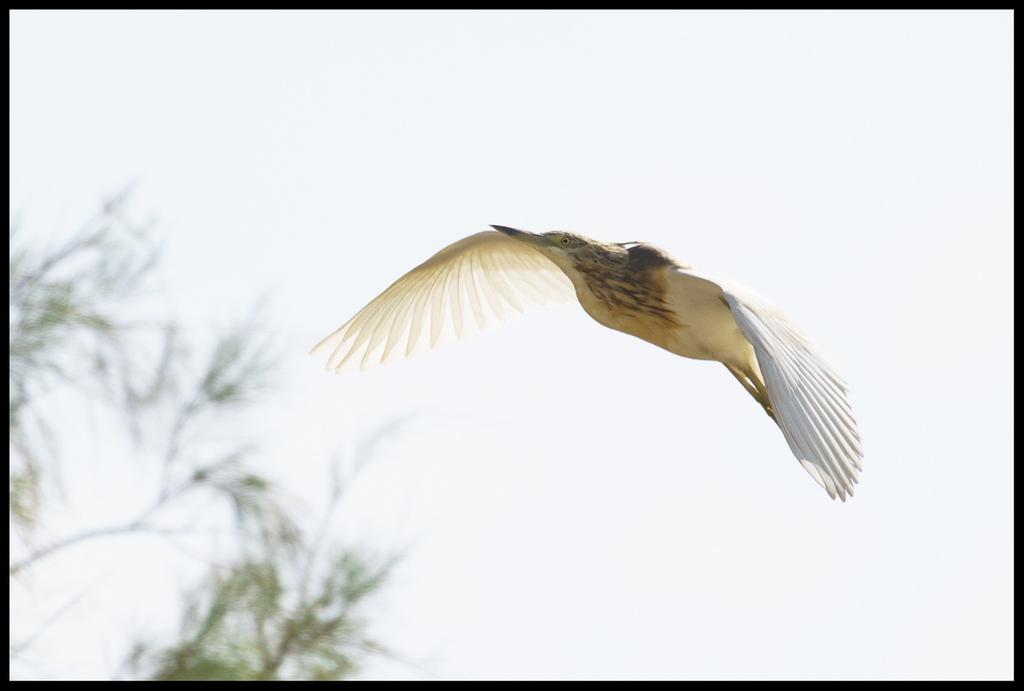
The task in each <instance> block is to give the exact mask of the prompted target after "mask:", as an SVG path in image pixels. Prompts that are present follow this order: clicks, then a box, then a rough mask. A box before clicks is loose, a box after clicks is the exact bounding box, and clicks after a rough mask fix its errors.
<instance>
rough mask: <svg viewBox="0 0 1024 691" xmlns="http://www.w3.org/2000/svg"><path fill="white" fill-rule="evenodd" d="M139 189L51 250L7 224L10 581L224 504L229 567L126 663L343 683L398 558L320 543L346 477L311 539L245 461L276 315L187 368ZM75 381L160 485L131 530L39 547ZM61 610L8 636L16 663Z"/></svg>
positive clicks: (250, 324)
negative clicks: (175, 626)
mask: <svg viewBox="0 0 1024 691" xmlns="http://www.w3.org/2000/svg"><path fill="white" fill-rule="evenodd" d="M129 197H130V190H127V189H126V190H125V191H123V192H121V193H119V194H117V195H115V196H114V197H113V198H112V199H111V200H109V201H108V202H106V203H105V204H103V206H102V208H101V210H100V211H99V213H98V214H97V215H96V216H95V217H94V218H92V219H90V220H89V222H87V223H86V224H85V225H83V227H82V228H81V229H79V231H78V232H76V233H75V234H74V235H73V236H72V237H71V238H70V239H68V240H67V241H65V242H64V243H62V244H60V245H58V246H56V247H55V248H53V249H50V250H48V251H46V250H39V249H38V248H33V247H30V246H29V245H28V242H27V238H25V237H24V234H23V232H22V231H21V230H20V228H19V226H20V223H18V222H13V221H12V224H11V229H10V286H11V290H10V370H9V374H10V394H9V396H10V398H9V401H10V417H9V422H10V451H11V465H10V515H11V526H12V529H14V530H15V531H16V532H18V533H19V534H21V535H22V536H23V545H22V549H21V550H20V551H21V552H22V553H21V554H17V552H18V551H19V550H17V549H15V548H14V547H13V546H12V550H11V561H10V575H11V577H12V578H14V577H15V576H19V577H20V576H21V575H22V574H24V573H26V572H28V571H30V570H32V569H33V568H35V567H37V566H39V565H40V564H41V563H43V562H44V561H45V560H46V559H47V558H49V557H51V556H53V555H55V554H57V553H59V552H62V551H64V550H66V549H69V548H71V547H73V546H79V547H80V548H84V546H85V545H87V544H90V543H92V542H93V541H95V540H98V539H100V538H114V537H116V536H120V535H125V534H130V533H144V534H154V535H160V536H163V537H169V536H171V535H174V534H177V533H180V532H181V531H179V530H175V529H173V528H170V527H169V526H168V524H167V520H168V518H169V516H170V515H171V514H172V513H173V512H174V511H175V510H176V508H175V507H180V506H184V505H185V503H186V502H188V505H189V506H195V505H196V502H199V503H200V504H216V505H220V506H222V507H224V508H225V509H227V510H228V511H229V512H230V515H231V516H233V520H234V526H235V529H236V531H237V532H236V533H235V538H236V539H235V547H236V548H237V555H232V558H234V559H236V561H234V562H233V563H232V562H228V564H227V566H224V564H223V563H221V564H215V565H213V566H212V567H211V568H210V570H209V573H208V574H207V576H206V577H205V578H204V579H203V580H202V581H201V583H200V585H198V586H197V587H196V588H195V589H194V590H193V591H192V592H191V593H190V594H189V595H188V597H187V599H186V602H185V607H184V616H183V621H182V624H181V627H180V631H179V632H178V636H177V638H176V639H175V640H173V641H170V642H167V643H165V644H162V645H160V646H158V645H155V644H148V643H147V644H143V643H137V644H136V645H135V647H134V649H133V650H132V652H131V654H130V655H129V656H128V659H129V662H130V667H131V669H132V671H133V673H134V674H136V675H143V676H152V677H154V678H158V679H200V678H202V679H209V678H214V679H257V678H259V679H271V678H317V679H338V678H342V677H345V676H348V675H350V674H351V673H352V672H353V671H354V670H355V669H356V668H357V666H358V663H359V661H360V659H361V658H362V657H364V656H365V655H367V654H375V653H380V654H383V653H385V652H386V651H384V649H383V648H382V647H381V646H380V645H379V644H377V643H376V642H374V641H372V640H371V639H370V638H369V637H367V636H366V634H365V633H364V632H365V629H366V621H365V620H364V618H363V614H362V609H363V607H364V605H365V601H366V600H367V599H368V598H369V597H370V596H371V595H372V594H374V593H375V592H376V591H378V589H379V588H380V587H381V586H382V584H383V583H384V581H385V579H386V577H387V574H388V573H389V571H390V569H391V566H392V564H393V563H394V561H393V559H384V560H381V561H374V560H370V559H368V558H366V557H364V556H360V555H358V554H357V553H355V552H353V551H352V550H351V549H344V548H341V547H339V546H337V545H333V544H327V543H328V540H327V539H326V538H327V536H328V535H329V532H330V530H329V528H330V526H331V520H332V517H333V516H334V515H335V508H336V506H337V504H338V502H339V501H340V499H341V496H342V494H343V486H344V483H343V482H342V481H341V479H340V477H338V476H337V474H335V475H333V476H332V478H331V484H330V497H329V499H330V501H329V508H328V509H327V511H326V513H325V514H324V515H323V516H322V517H321V520H320V522H319V525H318V526H317V527H316V529H315V531H314V534H313V537H312V538H311V539H310V538H308V537H307V536H306V534H305V532H304V530H303V529H302V528H301V526H300V524H299V522H298V521H297V520H296V519H295V518H294V517H293V516H292V514H291V513H290V512H289V511H288V510H287V509H286V507H285V505H284V504H283V503H282V502H281V501H280V499H279V492H278V489H277V488H276V487H275V486H274V483H272V482H271V480H270V479H269V478H267V477H265V476H264V475H262V474H260V473H258V472H256V471H254V470H253V469H252V467H251V464H250V462H249V461H250V459H251V458H252V456H253V453H254V449H255V445H254V443H253V442H250V441H242V442H230V443H225V439H224V435H223V433H221V430H222V429H223V428H224V427H225V423H228V424H238V423H240V422H242V421H243V420H244V418H245V414H246V413H247V411H248V410H249V409H250V408H251V406H253V405H255V404H258V403H259V401H260V395H261V394H263V393H264V392H266V391H268V390H269V385H270V381H271V379H272V377H273V372H274V370H275V368H276V365H277V358H276V357H275V356H274V354H273V353H274V350H273V348H272V344H271V343H270V339H269V338H268V337H267V335H266V334H267V329H266V327H263V326H262V325H263V324H265V323H266V320H265V319H262V318H260V317H259V316H258V315H257V314H256V312H254V313H253V314H252V315H251V316H250V317H249V318H248V319H246V320H244V321H243V322H241V323H239V324H237V325H236V326H234V327H232V328H229V329H227V330H226V331H224V332H222V333H221V334H219V335H218V336H216V337H215V338H214V340H213V342H212V343H211V344H210V345H209V346H208V348H207V349H206V352H207V354H206V356H205V357H204V358H201V362H200V365H199V366H198V367H196V366H194V364H193V363H194V362H195V361H196V359H197V358H196V357H195V356H194V355H193V353H195V352H196V351H197V350H198V349H197V347H196V346H195V345H194V344H192V343H188V342H186V339H184V338H183V337H182V329H181V328H180V327H179V326H178V325H177V323H176V322H175V321H174V320H173V319H171V318H170V317H167V316H163V317H158V318H155V319H154V316H153V315H154V314H159V313H160V310H159V303H158V302H157V304H154V300H153V299H152V298H153V295H154V293H153V292H152V291H151V290H149V289H148V288H147V287H146V286H147V283H146V282H147V279H148V277H149V276H150V274H151V273H152V271H153V269H154V268H155V267H156V266H157V265H158V261H159V256H160V253H159V250H158V247H157V243H156V242H155V241H154V240H153V238H152V235H151V233H150V228H149V227H148V226H140V225H136V224H134V223H132V222H131V221H129V220H128V217H127V213H126V208H125V207H126V205H127V202H128V200H129ZM155 307H156V308H157V309H154V308H155ZM70 391H74V392H78V394H79V399H78V400H79V401H80V404H81V405H83V406H92V405H95V404H98V403H101V404H103V405H104V406H105V409H107V410H108V411H109V412H110V413H111V414H112V415H113V416H114V418H116V419H117V420H118V421H120V422H122V423H123V429H124V430H125V432H126V434H127V435H128V437H129V438H130V439H131V441H132V443H133V444H134V445H135V446H139V445H142V446H145V447H146V448H147V449H148V450H149V451H151V453H149V454H142V457H145V458H152V459H153V460H154V461H155V462H156V465H157V467H155V468H154V470H155V471H156V473H157V477H158V485H157V487H156V488H155V490H153V489H152V488H151V490H150V491H152V492H153V499H152V501H151V502H150V504H149V505H148V507H145V508H143V509H142V510H140V511H139V512H138V513H137V514H136V515H134V516H130V517H127V518H126V519H125V520H123V521H122V522H119V523H114V524H112V525H107V526H97V527H86V528H83V529H81V530H79V531H77V532H73V533H72V534H69V535H65V536H63V537H59V538H57V539H53V540H52V541H50V542H48V543H45V544H42V545H41V546H40V545H35V544H34V543H35V542H36V540H35V538H34V537H33V536H34V535H35V533H36V532H37V529H38V528H39V527H40V526H41V525H42V524H43V523H44V519H45V517H46V516H47V515H48V514H47V511H49V510H53V508H54V506H53V498H54V493H53V492H47V491H44V488H45V487H47V486H53V487H60V485H61V464H60V459H61V458H62V456H64V455H66V454H67V453H68V450H67V449H65V448H62V444H61V441H62V439H61V434H60V432H61V428H60V427H59V426H56V425H54V423H53V421H51V420H50V419H49V415H50V414H52V413H51V412H50V409H49V408H50V407H49V405H48V399H47V397H48V396H51V395H54V394H62V393H67V392H70ZM392 432H393V430H382V431H381V432H380V433H379V434H378V436H380V435H386V434H389V433H392ZM211 440H212V442H211ZM376 441H377V440H376V439H373V438H372V439H371V440H370V441H369V442H368V444H369V445H368V447H367V449H364V450H366V451H367V452H369V450H370V449H372V445H373V444H374V443H376ZM200 442H202V443H200ZM58 494H59V493H58ZM44 498H45V500H46V501H45V502H44ZM57 508H60V507H59V506H58V507H57ZM12 534H13V533H12ZM325 550H326V551H327V556H324V554H323V553H324V552H325ZM75 601H77V600H73V601H72V602H75ZM68 607H70V605H68V606H67V607H62V608H61V610H59V611H58V612H57V614H55V615H54V616H53V617H51V618H48V619H47V620H46V623H45V624H44V625H43V627H41V628H40V629H39V630H37V631H36V632H34V633H32V634H30V635H27V636H22V637H21V641H20V642H19V643H14V644H12V646H11V656H12V658H14V657H15V656H16V655H17V654H19V653H20V652H21V651H23V650H24V649H25V648H27V647H29V646H30V645H32V644H34V642H35V641H36V639H37V638H38V637H39V636H40V635H41V633H42V631H43V630H45V629H48V628H50V627H51V626H52V625H53V624H54V622H55V621H56V620H57V619H59V617H60V616H61V615H62V614H63V612H64V611H66V609H67V608H68ZM12 637H13V632H12Z"/></svg>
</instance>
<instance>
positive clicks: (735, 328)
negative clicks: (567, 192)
mask: <svg viewBox="0 0 1024 691" xmlns="http://www.w3.org/2000/svg"><path fill="white" fill-rule="evenodd" d="M491 227H492V228H494V230H493V231H492V230H488V231H484V232H481V233H476V234H475V235H470V236H469V237H467V238H463V239H462V240H459V241H458V242H456V243H454V244H451V245H449V246H448V247H445V248H444V249H443V250H441V251H440V252H438V253H437V254H435V255H434V256H433V257H431V258H430V259H428V260H427V261H425V262H423V263H422V264H420V265H419V266H417V267H416V268H414V269H413V270H412V271H410V272H409V273H407V274H405V275H404V276H402V277H401V278H399V279H398V280H397V281H395V282H394V283H392V284H391V286H390V287H389V288H388V289H387V290H385V291H384V292H383V293H381V294H380V295H378V296H377V297H376V298H374V299H373V300H372V301H371V302H370V304H368V305H367V306H366V307H364V308H363V309H362V310H360V311H359V313H358V314H356V315H355V316H354V317H352V319H350V320H349V321H347V322H346V323H345V324H344V325H342V326H341V327H340V328H339V329H338V330H337V331H335V332H334V333H332V334H331V335H329V336H328V337H327V338H325V339H324V340H322V341H321V342H320V343H318V344H317V345H316V346H315V347H314V348H313V351H312V352H313V353H318V352H324V351H327V350H331V356H330V358H328V360H327V369H329V370H334V371H336V372H340V371H341V370H342V369H344V368H345V367H347V366H349V365H352V364H354V363H355V362H359V363H360V367H361V368H362V369H365V368H366V367H368V366H370V365H373V364H376V363H381V362H387V361H388V360H389V359H390V358H391V357H392V356H394V355H395V354H396V353H399V352H404V354H405V356H407V357H408V356H410V355H412V354H414V353H415V352H416V351H417V350H418V349H420V348H421V346H423V345H425V344H426V345H429V347H431V348H433V347H434V346H435V345H437V344H438V343H439V342H441V341H442V340H444V339H445V337H446V336H451V335H452V333H454V336H455V337H456V338H460V337H462V336H464V335H466V334H467V333H469V332H470V331H472V330H474V327H478V328H480V329H483V328H486V327H487V326H488V324H489V322H491V321H496V322H500V321H503V320H504V319H505V318H506V317H508V316H510V315H511V314H512V311H513V310H515V311H516V312H522V311H523V306H524V304H528V303H531V302H532V303H542V302H550V301H563V300H565V299H567V298H568V297H569V296H570V295H571V294H572V289H575V292H576V297H577V298H578V299H579V301H580V305H582V306H583V309H584V310H585V311H586V312H587V314H589V315H590V316H591V317H593V318H594V319H595V320H596V321H597V322H598V323H599V324H603V325H604V326H607V327H609V328H611V329H615V330H617V331H622V332H624V333H627V334H630V335H632V336H636V337H637V338H642V339H643V340H645V341H647V342H649V343H653V344H654V345H656V346H659V347H661V348H664V349H665V350H668V351H669V352H672V353H675V354H676V355H681V356H683V357H687V358H694V359H697V360H717V361H719V362H721V363H722V364H723V365H725V368H726V369H727V370H729V372H730V373H731V374H732V375H733V376H734V377H736V380H737V381H739V383H740V384H741V385H742V386H743V388H744V389H746V391H747V393H749V394H750V395H751V396H752V397H753V399H754V400H755V401H757V402H758V403H759V404H760V405H761V407H762V408H764V411H765V412H766V413H767V414H768V416H769V417H771V419H772V420H774V421H775V424H777V425H778V427H779V429H780V430H782V434H783V436H784V437H785V438H786V442H788V444H789V448H790V449H791V450H792V451H793V454H794V455H795V456H796V458H797V460H798V461H800V464H801V465H802V466H803V467H804V469H806V470H807V472H808V473H810V475H811V477H813V478H814V479H815V481H816V482H817V483H818V484H819V485H821V486H822V487H824V488H825V490H826V491H827V492H828V494H829V496H830V497H832V498H833V499H835V498H836V497H838V498H840V499H842V500H843V501H846V498H847V496H853V485H854V484H856V483H857V474H858V472H859V471H861V470H862V466H861V458H862V457H863V452H862V450H861V443H860V435H859V434H858V431H857V423H856V422H855V421H854V418H853V413H852V411H851V409H850V404H849V402H848V400H847V396H846V382H845V381H844V380H843V378H842V377H840V376H839V375H838V374H836V372H835V370H833V369H832V367H831V366H829V364H828V363H827V362H826V361H825V360H824V359H823V358H822V356H821V355H820V354H819V353H818V352H817V351H816V350H815V349H814V347H813V346H812V345H811V343H810V342H809V341H808V340H807V338H806V337H805V336H804V335H803V334H802V333H801V332H800V331H799V330H798V329H797V327H796V326H795V325H794V324H793V322H792V321H790V320H789V319H788V318H787V317H786V316H785V315H784V314H783V313H782V312H781V311H780V310H778V309H777V308H776V307H774V306H773V305H771V304H770V303H769V302H768V301H767V300H765V299H764V298H763V297H761V296H760V295H758V294H757V293H755V292H753V291H752V290H750V289H748V288H745V287H742V286H740V285H738V284H736V283H734V282H731V281H723V280H721V279H718V278H713V277H711V276H709V275H707V274H705V273H701V272H698V271H696V270H694V269H693V268H692V267H690V266H688V265H686V264H683V263H682V262H679V261H676V260H675V259H673V258H672V257H670V256H669V255H668V254H667V253H665V252H664V251H662V250H660V249H658V248H657V247H654V246H652V245H648V244H644V243H635V242H627V243H604V242H599V241H597V240H591V239H590V238H586V237H583V236H582V235H577V234H575V233H567V232H550V233H529V232H526V231H522V230H515V229H514V228H507V227H505V226H491ZM496 231H497V232H496ZM427 332H429V334H430V335H429V337H427V335H426V333H427ZM403 344H404V348H401V347H400V346H402V345H403Z"/></svg>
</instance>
